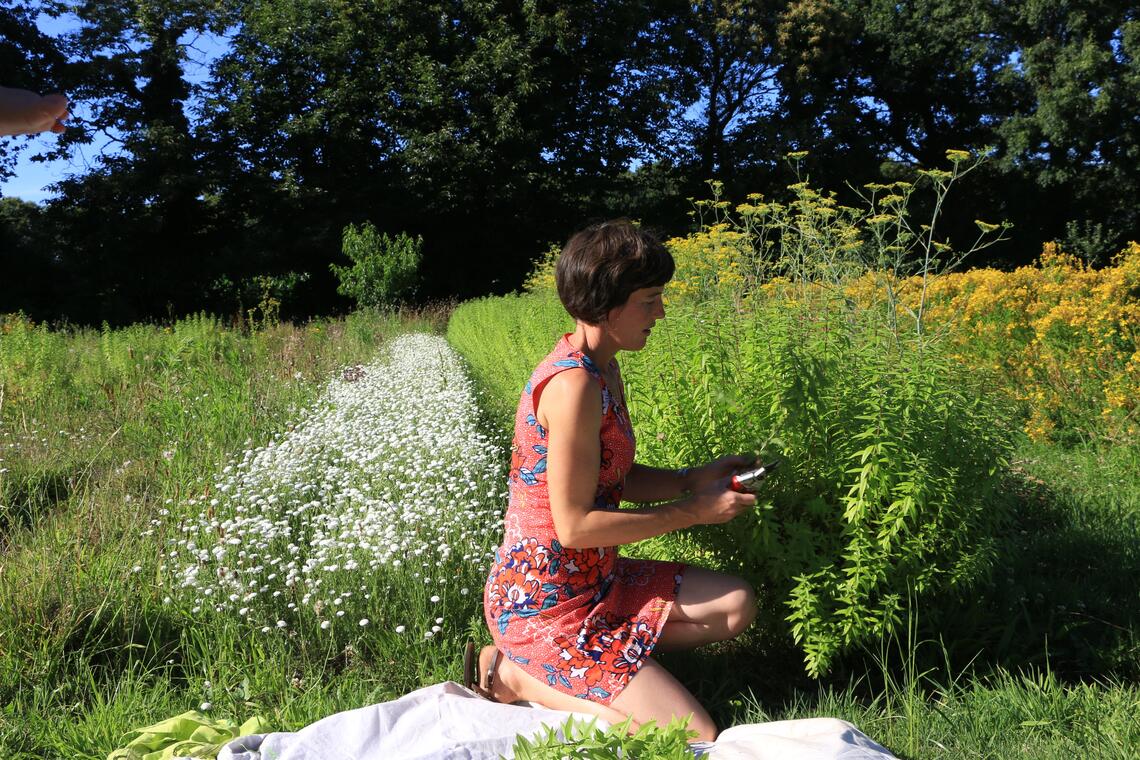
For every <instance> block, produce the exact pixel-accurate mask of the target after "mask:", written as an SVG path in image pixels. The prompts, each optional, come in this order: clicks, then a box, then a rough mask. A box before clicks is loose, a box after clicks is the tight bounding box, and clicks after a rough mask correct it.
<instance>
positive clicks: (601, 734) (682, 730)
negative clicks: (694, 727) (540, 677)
mask: <svg viewBox="0 0 1140 760" xmlns="http://www.w3.org/2000/svg"><path fill="white" fill-rule="evenodd" d="M631 723H632V718H631V719H630V720H627V721H625V722H624V723H618V724H617V725H614V726H610V727H609V728H607V729H602V728H600V727H598V725H597V724H596V723H595V721H593V720H584V719H583V720H579V719H577V718H569V719H567V721H566V723H565V724H563V725H562V726H561V727H560V728H553V727H550V726H547V727H546V730H545V731H541V732H539V733H538V734H537V735H536V736H535V737H534V738H532V739H527V738H526V737H525V736H520V737H518V740H517V741H516V742H515V746H514V756H515V758H517V760H563V759H564V758H590V759H591V760H611V759H612V760H617V759H618V758H623V759H625V758H654V760H691V759H692V757H693V750H692V749H691V748H690V746H689V740H690V739H693V738H695V737H696V736H697V732H696V731H690V730H689V728H688V725H689V719H688V718H684V719H681V718H674V719H673V720H671V721H670V722H669V725H667V726H665V727H659V726H658V725H657V724H656V723H655V722H654V721H649V722H647V723H644V724H642V725H641V726H640V727H638V729H637V730H636V731H633V732H630V726H631Z"/></svg>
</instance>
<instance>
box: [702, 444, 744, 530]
mask: <svg viewBox="0 0 1140 760" xmlns="http://www.w3.org/2000/svg"><path fill="white" fill-rule="evenodd" d="M718 461H719V460H718ZM745 463H746V464H747V459H745ZM691 498H692V504H693V512H692V513H691V514H692V515H693V518H694V519H695V520H696V522H697V524H699V525H716V524H718V523H726V522H728V521H729V520H731V519H733V518H734V517H736V516H737V515H739V514H741V513H742V512H747V511H748V510H749V509H751V508H752V507H754V506H756V494H754V493H741V492H739V491H733V490H732V489H731V488H729V479H728V477H727V476H726V477H723V478H720V479H718V480H714V481H711V482H709V483H705V484H704V485H703V486H702V487H701V488H699V489H697V491H696V492H695V493H694V494H693V496H692V497H691Z"/></svg>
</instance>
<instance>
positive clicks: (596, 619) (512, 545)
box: [483, 335, 685, 705]
mask: <svg viewBox="0 0 1140 760" xmlns="http://www.w3.org/2000/svg"><path fill="white" fill-rule="evenodd" d="M568 338H569V335H564V336H563V337H562V340H560V341H559V342H558V345H557V346H555V348H554V350H553V351H552V352H551V353H550V354H549V355H548V356H547V357H546V358H545V359H543V361H542V363H541V364H539V365H538V368H537V369H535V371H534V374H532V375H531V377H530V381H529V382H528V383H527V384H526V387H525V388H524V389H523V394H522V398H521V399H520V400H519V406H518V412H517V414H516V417H515V437H514V443H513V445H512V446H511V471H510V475H509V477H508V480H509V483H508V485H509V490H510V502H509V505H508V507H507V514H506V520H505V523H506V525H505V527H506V531H505V537H504V538H503V543H502V545H501V546H500V547H499V548H498V549H497V550H496V552H495V562H494V564H493V565H492V566H491V572H490V575H489V576H488V578H487V586H486V588H485V590H484V595H483V612H484V615H485V617H486V619H487V625H488V627H489V628H490V629H491V636H492V637H493V638H494V640H495V645H496V646H497V647H498V648H499V650H500V651H501V652H503V654H505V655H506V656H507V657H509V658H510V659H511V660H512V661H514V662H515V663H517V664H518V665H519V666H520V667H521V668H522V669H523V670H525V671H526V672H527V673H529V674H530V675H531V676H533V677H534V678H537V679H539V680H540V681H542V682H544V683H547V684H549V685H551V686H553V687H554V688H556V689H558V690H559V691H564V692H566V693H567V694H571V695H573V696H575V697H579V698H581V699H588V700H591V701H594V702H600V703H602V704H607V705H608V704H609V703H610V702H611V701H612V700H613V699H614V697H616V696H617V695H618V694H619V693H620V692H621V690H622V689H623V688H625V685H626V684H627V683H628V682H629V679H630V678H632V677H633V675H634V674H635V673H636V672H637V671H638V668H640V667H641V664H642V663H643V662H645V659H646V658H647V657H649V654H650V652H652V651H653V647H654V646H655V645H656V643H657V639H658V637H659V636H660V635H661V629H662V628H663V627H664V626H665V620H666V619H667V618H668V617H669V610H670V609H671V608H672V606H673V600H674V599H675V598H676V596H677V591H678V589H679V588H680V585H681V575H682V573H683V571H684V567H685V566H684V565H682V564H680V563H676V562H655V561H652V560H636V559H627V558H625V557H620V556H618V552H617V549H616V547H613V546H600V547H597V548H590V549H569V548H566V547H564V546H562V544H561V543H559V541H558V537H557V536H556V535H555V532H554V519H553V517H552V516H551V513H550V497H549V494H548V492H547V488H546V430H545V429H544V428H543V427H542V425H540V424H539V423H538V420H537V419H536V418H535V415H534V394H535V393H536V392H541V390H542V388H543V387H544V386H545V384H546V382H547V381H548V380H550V378H551V377H553V376H554V375H556V374H558V373H559V372H563V371H565V370H567V369H572V368H578V367H580V368H583V369H585V370H586V371H587V372H588V373H590V376H591V377H593V378H594V379H595V380H597V381H598V385H599V386H600V391H601V394H602V427H601V449H602V455H601V469H600V471H599V473H598V487H597V491H596V497H595V500H594V504H595V507H597V508H600V509H611V510H616V509H617V508H618V503H619V502H620V501H621V493H622V489H623V487H624V485H625V476H626V474H627V473H628V472H629V470H630V468H631V467H632V466H633V455H634V436H633V427H632V426H631V424H630V421H629V413H628V412H627V410H626V409H625V408H624V407H623V406H622V405H621V404H619V403H618V401H617V398H616V396H615V395H614V394H612V393H611V392H610V389H609V388H608V387H607V386H606V381H605V379H604V378H603V377H602V373H601V372H600V371H599V370H598V368H597V366H596V365H595V364H594V363H593V362H592V361H591V360H590V358H589V357H587V356H586V355H584V354H583V353H582V352H581V351H578V350H577V349H576V348H574V347H573V346H572V345H571V344H570V341H569V340H568ZM613 366H614V367H615V369H616V366H617V365H616V362H615V364H614V365H613Z"/></svg>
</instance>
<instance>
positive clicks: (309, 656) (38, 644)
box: [0, 313, 497, 758]
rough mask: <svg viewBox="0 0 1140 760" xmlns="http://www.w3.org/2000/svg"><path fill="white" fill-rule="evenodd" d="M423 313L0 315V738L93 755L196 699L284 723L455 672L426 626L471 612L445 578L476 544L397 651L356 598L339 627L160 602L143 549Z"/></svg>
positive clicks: (457, 625)
mask: <svg viewBox="0 0 1140 760" xmlns="http://www.w3.org/2000/svg"><path fill="white" fill-rule="evenodd" d="M438 324H439V322H438V317H432V316H431V315H428V317H425V318H418V319H408V318H406V317H398V316H383V315H378V314H363V313H362V314H355V315H352V316H350V317H348V318H347V319H343V320H328V321H322V322H314V323H311V324H308V325H303V326H294V325H276V326H269V327H266V328H265V329H262V330H259V331H256V332H254V333H252V334H250V333H248V332H245V331H235V330H230V329H228V328H226V327H224V326H223V325H221V324H219V323H218V322H217V321H216V320H213V319H211V318H208V317H197V318H193V319H189V320H183V321H181V322H179V323H177V324H175V325H171V326H169V327H165V328H164V327H159V326H135V327H132V328H127V329H125V330H116V331H112V330H103V331H97V330H96V331H92V330H77V331H70V332H61V331H53V330H49V329H47V328H45V327H41V326H35V325H30V324H28V323H27V322H26V321H24V320H21V319H17V318H12V317H9V318H6V319H5V321H4V332H3V335H2V337H0V357H3V363H2V364H0V387H2V388H3V405H2V407H0V460H2V461H0V504H2V508H0V754H3V755H4V756H5V757H68V758H73V757H92V758H95V757H98V758H102V757H105V756H106V754H107V753H108V752H109V751H110V750H111V749H112V748H114V747H116V746H121V745H122V744H123V736H124V735H125V733H126V732H127V731H128V730H130V729H132V728H135V727H138V726H140V725H146V724H148V723H151V722H155V721H157V720H160V719H163V718H165V717H169V716H171V715H173V714H176V713H180V712H183V711H185V710H187V709H194V708H197V707H199V706H200V705H201V704H202V703H210V704H211V706H212V709H213V710H214V711H216V712H217V713H219V714H224V715H226V716H229V717H235V718H237V717H241V718H242V719H244V718H247V717H249V716H250V715H252V714H254V713H258V714H262V715H265V716H266V717H267V718H269V719H270V721H271V724H272V725H274V726H275V727H277V728H297V727H300V726H302V725H305V724H307V723H309V722H312V721H313V720H316V719H317V718H319V717H322V716H324V715H327V714H330V713H332V712H336V711H337V710H340V709H347V708H350V707H356V706H359V705H361V704H367V703H370V702H376V701H381V700H383V699H386V698H390V697H393V696H396V695H398V694H401V693H403V692H405V691H406V690H408V689H409V688H413V687H415V686H417V685H420V684H422V683H428V682H433V681H438V680H443V679H444V678H446V677H448V676H449V675H455V672H454V671H455V669H456V667H457V666H456V662H455V656H454V651H453V649H454V647H453V646H449V645H448V644H446V643H443V639H445V638H446V640H447V641H451V642H454V641H455V640H456V639H458V638H462V637H464V636H465V635H466V630H467V628H468V627H472V626H474V625H475V623H476V622H477V621H479V620H481V618H480V617H479V615H478V608H477V604H478V601H477V600H478V593H469V594H468V595H462V594H460V590H461V588H466V587H468V586H470V587H473V588H475V583H476V581H477V580H478V578H475V576H480V575H481V573H482V567H481V563H472V567H471V569H470V570H469V572H470V573H471V575H472V578H471V579H468V580H467V581H466V582H464V583H460V582H458V578H457V579H456V581H455V584H454V589H453V593H449V594H447V595H445V596H446V597H447V599H445V600H442V601H446V602H447V604H446V607H447V609H446V612H445V613H444V612H440V613H437V614H440V615H443V614H446V615H447V625H448V626H449V631H448V633H447V636H446V637H444V636H440V640H439V641H438V646H430V647H429V646H424V645H423V644H422V643H421V644H419V645H418V646H415V647H414V648H415V650H416V651H415V653H414V655H411V656H410V655H409V650H408V646H409V644H407V643H405V644H402V645H401V644H400V643H399V641H400V640H403V641H407V640H408V638H409V637H399V635H398V634H396V633H394V631H393V627H392V626H394V625H395V620H394V618H395V617H396V616H397V614H399V613H400V611H399V610H390V611H389V612H387V613H384V612H383V609H382V605H376V606H375V610H374V611H373V610H369V611H368V613H367V614H368V615H369V616H370V617H371V618H372V619H373V620H374V621H375V626H374V627H373V628H372V629H370V630H369V629H364V628H361V627H360V626H358V621H359V619H360V617H362V615H358V616H357V617H355V618H354V619H352V621H351V622H352V628H355V629H356V630H354V631H346V632H343V633H342V634H339V635H337V636H332V635H326V636H323V637H322V636H317V635H305V636H289V635H284V636H270V635H262V636H251V635H250V633H251V627H250V625H249V624H247V623H245V622H244V621H242V620H241V619H233V618H230V617H226V616H222V615H213V616H212V617H209V616H207V615H205V614H193V613H191V612H190V606H189V605H183V604H180V603H165V604H164V602H163V600H164V598H165V597H166V596H171V595H172V594H171V592H170V589H169V586H168V584H167V583H166V581H165V580H164V578H163V576H162V575H161V574H160V562H159V557H160V554H162V553H164V552H166V551H168V547H167V543H166V542H167V540H168V539H170V538H171V537H172V535H173V534H174V532H175V531H176V530H177V525H178V520H179V518H185V519H189V518H192V517H195V516H198V515H200V512H199V510H201V509H205V508H208V507H209V502H210V501H211V500H212V499H214V498H216V495H217V484H218V482H219V480H220V478H221V476H222V469H223V468H224V466H225V465H226V463H227V462H228V461H229V460H230V459H231V458H232V457H233V456H235V455H237V454H239V453H240V452H241V451H242V450H243V449H247V448H256V447H258V446H264V445H266V444H269V443H270V442H272V441H274V440H277V441H280V440H283V439H285V438H287V437H288V436H289V434H290V426H291V424H292V423H295V422H296V421H297V419H298V415H299V414H301V412H302V411H303V410H305V409H307V408H309V407H310V406H311V405H312V404H313V403H315V402H316V400H317V399H318V397H319V394H320V392H321V390H322V388H324V387H325V385H326V383H327V381H328V380H329V378H331V377H338V378H339V377H341V375H342V372H343V371H344V368H346V367H348V368H350V369H349V370H348V372H349V374H353V373H355V372H358V371H360V370H355V369H351V368H354V367H356V366H357V365H367V363H368V362H369V361H371V360H372V359H373V358H374V357H375V356H376V355H377V350H378V348H379V346H380V345H382V344H384V343H386V342H387V341H388V340H389V339H391V338H393V337H394V336H397V335H400V334H402V333H405V332H408V331H412V330H417V329H421V330H422V329H428V330H430V329H434V328H435V327H436V326H437V325H438ZM458 380H459V377H458V376H456V377H454V378H452V379H451V382H452V383H455V382H458ZM495 480H496V482H497V478H496V479H495ZM429 490H430V489H429ZM486 501H487V502H488V503H495V502H496V500H495V499H493V498H489V497H488V498H487V499H486ZM180 513H181V514H180ZM456 545H458V543H457V544H456ZM414 572H415V571H414V569H412V568H409V569H408V574H409V579H408V581H407V582H404V583H402V584H401V585H402V587H404V588H405V589H406V590H407V591H409V592H414V591H415V589H416V587H415V585H413V583H412V580H413V579H412V578H411V575H413V574H414ZM414 580H415V582H416V583H418V584H420V585H419V588H420V589H421V591H420V594H421V595H422V596H423V597H424V599H423V600H422V601H423V604H424V605H426V606H431V605H432V603H431V602H430V600H429V599H428V598H427V597H428V596H430V594H426V593H424V592H423V588H424V586H423V582H422V578H419V579H414ZM361 596H363V594H362V595H361ZM448 600H450V601H448ZM443 606H444V605H443V604H442V603H441V607H440V609H443ZM406 612H407V613H412V612H414V610H407V611H406ZM421 616H422V615H421ZM388 621H391V623H392V625H384V628H383V630H381V625H382V624H385V623H387V622H388ZM411 622H412V621H410V620H409V623H411ZM429 626H430V622H429ZM345 628H346V629H347V628H348V626H345ZM409 628H411V626H410V625H409ZM254 630H255V631H256V630H257V629H254ZM316 630H317V631H318V632H320V633H326V632H325V631H321V629H320V628H319V627H318V628H317V629H316ZM414 633H415V634H416V635H418V636H420V637H421V642H423V641H424V639H423V638H422V637H423V632H422V631H421V630H419V629H418V628H417V629H416V630H415V631H414Z"/></svg>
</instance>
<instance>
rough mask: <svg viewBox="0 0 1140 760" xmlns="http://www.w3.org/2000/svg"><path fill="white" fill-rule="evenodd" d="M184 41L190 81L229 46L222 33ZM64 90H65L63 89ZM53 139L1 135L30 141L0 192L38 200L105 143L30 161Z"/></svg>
mask: <svg viewBox="0 0 1140 760" xmlns="http://www.w3.org/2000/svg"><path fill="white" fill-rule="evenodd" d="M36 26H38V27H39V28H40V30H41V31H43V32H44V33H45V34H49V35H52V36H58V35H60V34H63V33H66V32H69V31H72V30H73V29H76V28H78V26H79V20H78V19H77V18H76V17H75V16H71V15H65V16H62V17H60V18H58V19H53V18H49V17H48V16H45V15H43V14H41V15H40V16H39V17H38V18H37V19H36ZM182 42H183V43H185V44H192V45H193V48H192V49H191V50H190V59H191V60H189V61H187V65H186V78H187V79H188V80H189V81H191V82H202V81H204V80H205V79H206V77H207V75H208V73H209V65H210V63H211V62H212V61H213V60H214V59H215V58H217V57H218V56H219V55H221V54H222V53H224V52H225V51H226V49H227V47H228V45H227V40H226V38H225V37H209V36H206V35H203V36H196V35H188V36H187V37H185V38H183V39H182ZM0 84H3V82H2V81H0ZM65 94H66V93H65ZM72 110H73V115H72V118H73V119H77V118H78V119H81V118H82V117H83V112H84V109H83V104H82V103H73V104H72ZM56 139H58V138H57V137H56V136H55V135H53V134H46V135H36V136H35V137H0V146H5V145H19V144H20V143H23V142H25V141H27V142H28V143H29V144H28V146H27V147H26V148H24V150H23V151H22V152H21V153H20V157H19V161H18V162H17V164H16V173H15V175H14V176H12V177H9V178H8V179H6V180H3V181H0V194H2V195H4V196H5V197H15V198H23V199H24V200H26V201H32V202H34V203H41V202H43V201H45V200H47V199H48V198H50V197H51V195H52V193H51V192H50V191H49V190H48V186H49V185H51V184H52V183H54V182H58V181H59V180H61V179H63V178H64V177H66V176H67V175H69V174H82V173H84V172H86V171H87V170H88V169H89V168H90V167H91V166H93V165H94V164H96V163H97V162H98V158H99V155H100V153H101V151H102V150H103V149H104V146H101V145H99V144H98V143H95V144H92V145H87V146H81V147H77V149H76V151H75V154H74V155H73V156H72V157H71V158H70V159H65V160H60V161H50V162H44V161H38V162H33V161H32V160H31V157H32V156H34V155H36V154H37V153H41V152H44V151H47V150H50V149H51V148H52V147H53V145H54V143H55V141H56Z"/></svg>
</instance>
